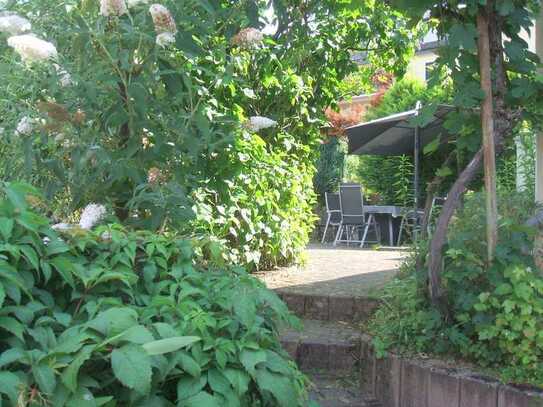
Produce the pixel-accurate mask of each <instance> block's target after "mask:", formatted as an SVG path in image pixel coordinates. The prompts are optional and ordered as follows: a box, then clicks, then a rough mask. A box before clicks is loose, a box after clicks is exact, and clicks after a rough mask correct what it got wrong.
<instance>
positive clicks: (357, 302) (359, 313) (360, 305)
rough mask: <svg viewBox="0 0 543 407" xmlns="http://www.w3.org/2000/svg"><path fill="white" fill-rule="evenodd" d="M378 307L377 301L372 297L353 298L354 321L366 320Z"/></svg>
mask: <svg viewBox="0 0 543 407" xmlns="http://www.w3.org/2000/svg"><path fill="white" fill-rule="evenodd" d="M378 307H379V301H378V300H376V299H374V298H367V297H356V298H354V310H353V318H352V320H353V321H354V322H366V321H367V320H369V319H370V318H371V316H372V315H373V313H374V312H375V311H376V310H377V308H378Z"/></svg>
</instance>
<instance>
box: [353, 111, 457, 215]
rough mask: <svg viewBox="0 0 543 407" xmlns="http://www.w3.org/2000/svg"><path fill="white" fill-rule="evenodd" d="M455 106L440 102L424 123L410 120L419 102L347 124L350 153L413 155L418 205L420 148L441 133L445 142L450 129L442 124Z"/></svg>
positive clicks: (441, 140)
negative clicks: (403, 109) (399, 109)
mask: <svg viewBox="0 0 543 407" xmlns="http://www.w3.org/2000/svg"><path fill="white" fill-rule="evenodd" d="M453 109H454V108H453V107H452V106H448V105H438V106H437V108H436V110H435V112H434V114H433V115H432V118H431V119H429V120H428V121H427V122H426V125H425V126H422V127H421V126H415V125H413V124H411V119H413V118H414V117H415V116H418V114H419V111H420V104H419V103H417V108H415V109H413V110H408V111H406V112H402V113H397V114H393V115H391V116H387V117H383V118H381V119H377V120H373V121H370V122H367V123H362V124H357V125H355V126H351V127H348V128H347V129H346V132H347V137H348V140H349V150H348V154H354V155H363V154H368V155H385V156H391V155H413V157H414V166H415V174H414V180H413V183H414V186H415V208H418V199H419V177H420V150H421V149H422V148H424V146H426V145H427V144H429V143H431V142H432V141H434V140H436V138H438V137H440V140H439V141H440V142H441V143H445V142H446V140H447V139H448V132H447V130H446V129H445V128H444V127H443V122H444V121H445V117H446V116H447V114H448V113H449V112H450V111H451V110H453Z"/></svg>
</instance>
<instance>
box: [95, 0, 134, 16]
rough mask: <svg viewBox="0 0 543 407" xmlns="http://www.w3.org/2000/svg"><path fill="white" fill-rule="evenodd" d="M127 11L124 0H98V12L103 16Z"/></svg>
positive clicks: (117, 14) (119, 14) (116, 14)
mask: <svg viewBox="0 0 543 407" xmlns="http://www.w3.org/2000/svg"><path fill="white" fill-rule="evenodd" d="M126 13H128V8H127V7H126V3H125V1H124V0H100V14H101V15H103V16H104V17H118V16H122V15H123V14H126Z"/></svg>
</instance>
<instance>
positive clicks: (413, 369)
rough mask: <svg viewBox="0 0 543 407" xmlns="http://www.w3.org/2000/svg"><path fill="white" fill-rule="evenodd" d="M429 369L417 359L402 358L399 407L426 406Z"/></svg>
mask: <svg viewBox="0 0 543 407" xmlns="http://www.w3.org/2000/svg"><path fill="white" fill-rule="evenodd" d="M429 377H430V370H429V369H428V368H426V367H425V366H423V365H422V364H420V363H419V362H417V361H411V360H404V361H403V363H402V378H401V399H402V403H401V407H428V383H429Z"/></svg>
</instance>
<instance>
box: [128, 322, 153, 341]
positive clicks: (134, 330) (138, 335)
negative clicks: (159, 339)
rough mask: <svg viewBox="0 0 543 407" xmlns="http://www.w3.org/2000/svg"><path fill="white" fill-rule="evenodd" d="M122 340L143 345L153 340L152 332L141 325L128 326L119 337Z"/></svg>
mask: <svg viewBox="0 0 543 407" xmlns="http://www.w3.org/2000/svg"><path fill="white" fill-rule="evenodd" d="M121 339H122V340H124V341H128V342H132V343H137V344H138V345H143V344H144V343H150V342H152V341H154V339H155V338H154V337H153V334H152V333H151V331H149V330H148V329H147V328H146V327H144V326H143V325H134V326H133V327H131V328H128V330H126V331H125V332H124V334H123V336H122V337H121Z"/></svg>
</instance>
